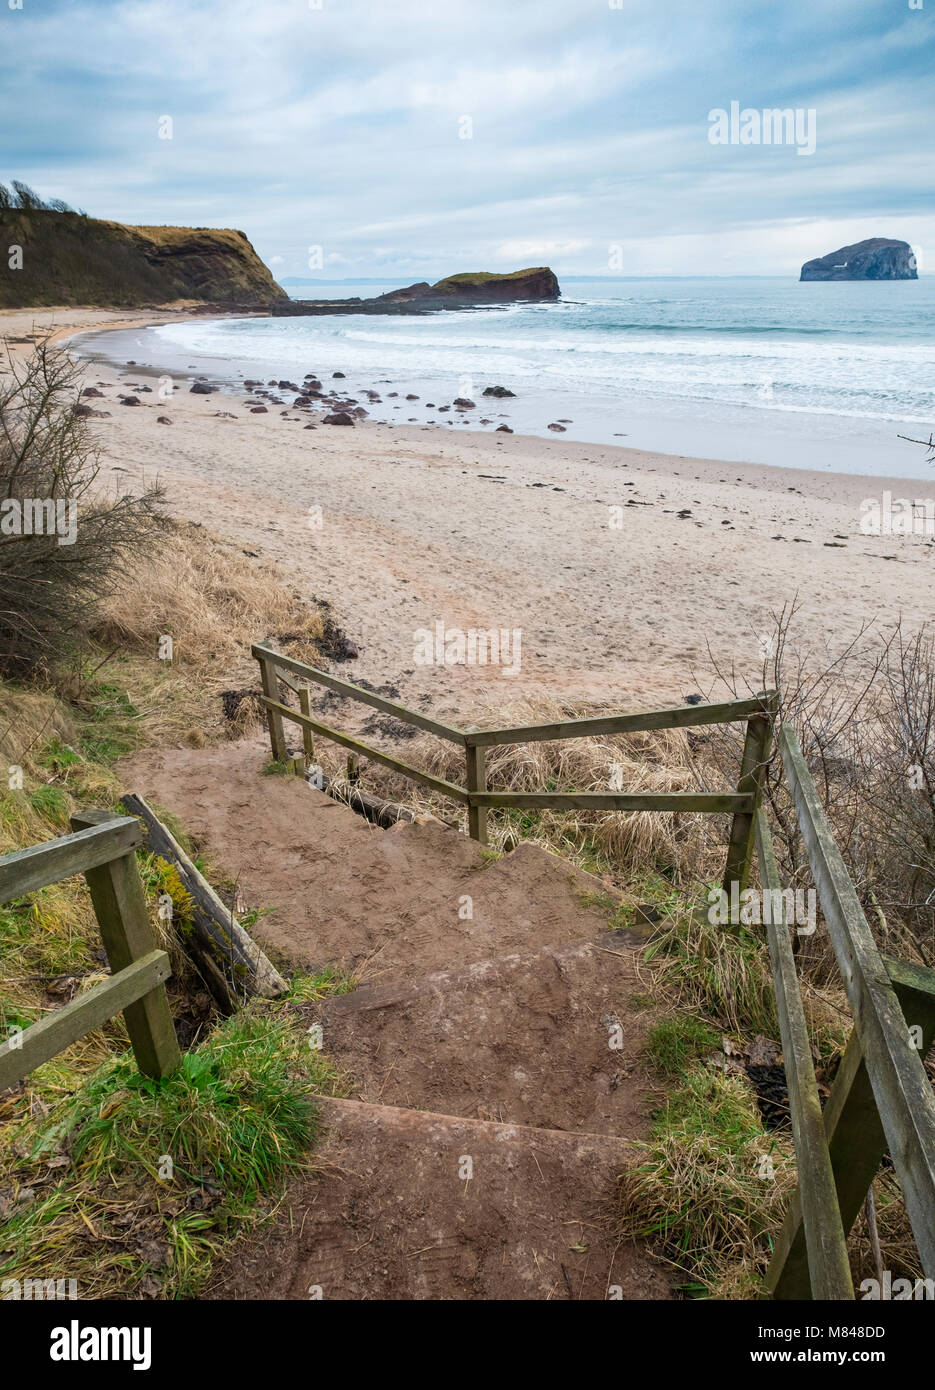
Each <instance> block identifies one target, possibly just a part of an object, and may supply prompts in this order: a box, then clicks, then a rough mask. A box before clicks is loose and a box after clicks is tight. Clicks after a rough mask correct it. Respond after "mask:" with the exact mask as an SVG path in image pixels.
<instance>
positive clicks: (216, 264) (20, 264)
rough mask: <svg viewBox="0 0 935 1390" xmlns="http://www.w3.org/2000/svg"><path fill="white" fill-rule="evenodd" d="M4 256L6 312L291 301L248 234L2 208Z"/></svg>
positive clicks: (1, 283)
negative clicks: (195, 302) (134, 224)
mask: <svg viewBox="0 0 935 1390" xmlns="http://www.w3.org/2000/svg"><path fill="white" fill-rule="evenodd" d="M17 247H20V248H22V250H21V254H18V253H17V251H16V248H17ZM0 253H2V254H0V308H4V309H20V308H32V307H34V306H35V307H38V306H40V305H52V304H100V305H120V306H123V305H127V306H140V305H162V304H170V303H173V302H174V301H177V300H200V301H203V302H204V303H208V304H228V305H232V306H233V305H237V306H250V307H256V308H265V307H266V306H267V305H269V304H271V303H273V302H274V301H276V300H280V299H285V298H286V297H287V296H286V292H285V290H283V289H282V288H281V286H279V285H278V284H277V283H276V281H275V280H274V279H273V276H272V274H271V273H270V271H269V270H268V269H267V267H266V266H265V265H264V264H263V262H262V261H261V260H260V258H259V256H258V255H257V254H256V252H255V251H254V249H253V247H252V246H251V244H250V242H249V241H248V240H247V238H246V236H245V235H244V233H243V232H238V231H233V230H229V229H226V228H224V229H220V228H214V227H127V226H123V225H122V224H121V223H119V222H103V221H99V220H98V219H96V218H92V217H86V216H85V215H84V214H82V213H77V212H56V211H52V210H50V209H46V208H42V209H36V208H16V207H0Z"/></svg>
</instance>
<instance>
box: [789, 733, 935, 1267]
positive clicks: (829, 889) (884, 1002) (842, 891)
mask: <svg viewBox="0 0 935 1390" xmlns="http://www.w3.org/2000/svg"><path fill="white" fill-rule="evenodd" d="M779 746H780V750H781V753H782V761H783V768H784V769H785V773H786V776H787V778H788V780H789V785H790V787H791V790H792V795H793V800H794V802H795V807H796V812H797V814H798V820H799V825H800V827H801V830H802V835H803V839H804V842H805V847H806V850H807V853H808V858H809V863H810V864H811V868H812V874H813V875H814V878H815V883H816V885H817V888H818V896H819V899H820V901H821V906H822V910H823V912H824V916H825V921H826V923H827V925H828V932H829V935H830V938H831V944H832V946H833V948H834V953H835V956H836V957H837V962H838V968H839V969H840V971H841V977H842V980H843V983H844V988H845V991H846V993H847V997H848V1001H849V1003H850V1006H851V1011H852V1013H853V1015H854V1019H855V1021H856V1025H855V1026H856V1029H857V1033H858V1036H859V1038H860V1048H861V1052H862V1055H863V1058H864V1061H865V1064H866V1068H867V1073H868V1075H869V1078H870V1084H871V1086H872V1088H873V1094H874V1098H875V1100H876V1105H877V1109H878V1111H879V1113H880V1119H881V1121H882V1123H883V1129H884V1132H885V1134H886V1138H887V1143H888V1147H889V1152H890V1156H891V1157H892V1160H893V1164H894V1167H895V1169H896V1175H897V1177H898V1178H899V1185H900V1187H901V1189H902V1193H903V1196H904V1198H905V1202H906V1211H907V1213H908V1215H909V1220H910V1223H911V1225H912V1230H913V1234H914V1236H915V1240H916V1245H917V1246H918V1250H919V1256H920V1258H921V1261H922V1267H923V1269H924V1271H925V1274H926V1277H927V1278H935V1096H933V1094H932V1087H931V1083H930V1082H929V1080H928V1077H927V1076H926V1074H925V1069H924V1067H923V1065H922V1062H921V1059H920V1057H919V1054H918V1052H917V1051H916V1050H915V1049H914V1048H913V1047H911V1046H910V1045H909V1039H908V1036H907V1030H906V1023H905V1018H904V1016H903V1012H902V1009H901V1007H900V1004H899V1001H898V999H897V997H896V993H895V991H894V988H893V985H892V984H891V982H890V978H889V975H888V973H887V969H886V966H885V965H884V963H883V960H882V958H881V956H880V953H879V952H878V950H877V948H876V945H875V943H874V940H873V935H872V933H871V931H870V927H869V925H868V923H867V919H866V917H865V916H864V912H863V909H862V908H861V905H860V900H859V899H858V897H857V892H856V889H855V888H854V885H853V883H852V882H851V879H850V875H849V874H848V872H847V868H846V866H845V864H844V860H843V858H842V857H841V852H840V850H839V849H838V847H837V844H836V843H835V840H834V836H833V835H832V833H831V828H830V826H829V825H828V821H827V818H826V816H825V813H824V810H823V809H822V805H821V801H820V799H819V797H818V792H817V790H816V788H815V784H814V782H813V781H812V778H811V774H810V773H809V771H808V766H807V764H806V762H805V758H804V757H803V755H802V750H801V748H800V747H799V742H798V739H797V738H796V736H795V734H794V732H793V730H792V729H791V728H790V727H789V726H788V725H785V724H784V725H783V726H782V728H781V730H780V733H779Z"/></svg>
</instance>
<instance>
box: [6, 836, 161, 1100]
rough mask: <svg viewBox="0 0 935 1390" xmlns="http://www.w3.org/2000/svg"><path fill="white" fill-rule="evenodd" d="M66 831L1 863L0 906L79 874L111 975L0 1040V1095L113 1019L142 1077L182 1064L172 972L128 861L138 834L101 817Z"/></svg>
mask: <svg viewBox="0 0 935 1390" xmlns="http://www.w3.org/2000/svg"><path fill="white" fill-rule="evenodd" d="M72 826H73V828H74V832H75V833H73V834H71V835H63V836H61V837H60V838H59V839H57V840H49V841H47V842H46V843H45V844H41V845H33V846H31V847H30V848H29V849H24V850H18V851H16V852H14V853H13V854H7V855H5V856H4V857H3V858H2V859H0V903H4V902H10V901H11V900H13V899H16V898H21V897H22V896H23V895H24V894H26V893H34V892H35V891H36V890H37V889H39V888H44V887H46V885H47V884H49V883H55V882H56V881H57V880H58V879H61V878H68V877H70V876H71V875H72V874H78V873H83V874H84V876H85V880H86V882H87V885H88V888H89V890H90V893H91V901H92V903H93V905H94V912H95V915H96V917H97V921H98V925H99V926H100V929H101V939H102V941H103V943H104V950H105V951H106V953H107V960H108V963H109V964H110V968H111V970H112V971H113V972H114V973H113V974H112V975H111V976H110V978H109V979H106V980H103V981H102V982H101V983H100V984H99V985H94V986H93V987H92V988H91V989H89V990H86V991H85V993H84V994H82V995H81V996H80V997H79V998H77V999H74V1000H73V1001H72V1002H71V1003H70V1004H66V1005H65V1006H64V1008H61V1009H57V1010H55V1012H53V1013H51V1014H50V1015H49V1016H48V1018H44V1019H42V1020H41V1022H39V1023H33V1024H32V1025H31V1026H30V1027H29V1028H25V1029H23V1030H22V1032H16V1033H14V1034H13V1036H12V1037H9V1038H7V1039H6V1040H5V1041H4V1042H3V1043H0V1091H2V1090H5V1089H6V1088H7V1087H9V1086H14V1085H15V1084H16V1083H17V1082H18V1081H21V1080H22V1078H23V1077H24V1076H28V1075H29V1073H30V1072H32V1071H35V1069H36V1067H38V1066H41V1065H42V1063H43V1062H47V1061H49V1059H50V1058H52V1057H54V1056H56V1054H57V1053H59V1052H62V1051H64V1049H65V1048H66V1047H70V1046H71V1044H72V1043H74V1042H77V1041H78V1039H79V1038H83V1037H84V1036H85V1034H86V1033H90V1032H92V1031H93V1030H94V1029H95V1028H99V1027H100V1026H101V1024H102V1023H106V1021H107V1020H108V1019H109V1018H113V1017H114V1015H115V1014H119V1013H122V1014H123V1017H124V1021H125V1023H126V1025H127V1033H128V1034H129V1037H130V1042H131V1043H132V1045H133V1051H134V1054H135V1056H136V1061H137V1065H138V1067H139V1069H140V1071H141V1072H143V1073H144V1074H145V1075H146V1076H152V1077H163V1076H168V1075H169V1074H170V1073H171V1072H173V1071H175V1069H176V1067H177V1066H178V1065H179V1063H180V1061H181V1054H180V1053H179V1045H178V1041H177V1039H176V1036H175V1026H174V1024H173V1022H172V1014H171V1013H170V1011H169V1000H168V996H167V995H166V989H165V981H166V980H167V979H168V978H169V976H170V975H171V973H172V967H171V965H170V962H169V957H168V955H167V954H166V952H165V951H160V950H157V948H156V944H155V941H154V939H153V934H152V928H151V926H150V922H149V913H148V911H147V907H146V894H145V891H144V889H143V883H142V880H141V878H140V873H139V869H138V867H137V863H136V854H135V850H136V847H137V845H139V844H140V843H141V841H142V830H141V829H140V826H139V824H138V823H137V821H136V820H134V819H133V817H132V816H117V815H114V814H113V813H112V812H110V811H89V812H87V813H85V814H83V815H79V816H73V817H72Z"/></svg>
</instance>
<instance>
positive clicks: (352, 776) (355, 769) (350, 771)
mask: <svg viewBox="0 0 935 1390" xmlns="http://www.w3.org/2000/svg"><path fill="white" fill-rule="evenodd" d="M347 780H348V781H349V782H350V784H351V786H352V787H354V786H356V785H357V783H358V782H359V781H360V758H359V756H358V755H357V754H356V753H348V755H347Z"/></svg>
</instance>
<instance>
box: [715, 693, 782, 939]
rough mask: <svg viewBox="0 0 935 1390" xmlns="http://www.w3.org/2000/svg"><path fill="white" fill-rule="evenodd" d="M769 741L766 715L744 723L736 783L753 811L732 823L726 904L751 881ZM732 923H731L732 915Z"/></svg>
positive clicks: (739, 814)
mask: <svg viewBox="0 0 935 1390" xmlns="http://www.w3.org/2000/svg"><path fill="white" fill-rule="evenodd" d="M772 737H773V730H772V723H771V721H770V717H769V715H768V714H766V713H764V714H752V715H751V716H750V718H749V719H748V721H747V733H746V736H745V738H744V741H743V756H742V758H741V760H740V781H739V782H738V783H737V790H738V792H744V793H746V794H747V795H752V796H753V809H752V811H737V812H736V813H735V814H734V818H733V820H732V821H731V827H730V840H729V842H728V846H727V867H726V869H725V871H724V892H725V893H726V894H727V895H728V901H730V894H731V887H732V885H733V884H735V883H736V884H737V892H738V893H742V892H743V890H744V889H745V888H746V886H747V883H748V882H749V879H750V866H751V864H752V862H753V845H754V840H755V834H754V826H755V821H756V813H757V811H758V810H759V806H760V801H761V799H762V796H763V784H764V782H765V780H766V763H767V759H768V758H769V749H770V744H771V742H772ZM731 921H732V922H733V915H732V917H731ZM734 925H736V923H734Z"/></svg>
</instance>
